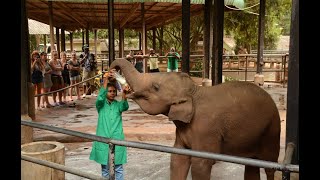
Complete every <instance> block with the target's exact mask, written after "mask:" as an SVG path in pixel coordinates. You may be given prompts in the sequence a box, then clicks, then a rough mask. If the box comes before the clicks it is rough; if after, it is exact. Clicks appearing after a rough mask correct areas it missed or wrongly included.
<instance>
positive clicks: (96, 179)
mask: <svg viewBox="0 0 320 180" xmlns="http://www.w3.org/2000/svg"><path fill="white" fill-rule="evenodd" d="M21 159H22V160H25V161H29V162H33V163H37V164H40V165H43V166H48V167H51V168H54V169H58V170H62V171H64V172H68V173H71V174H75V175H77V176H81V177H84V178H88V179H94V180H106V178H103V177H101V176H98V175H95V174H92V173H87V172H83V171H80V170H78V169H74V168H70V167H66V166H64V165H61V164H57V163H53V162H50V161H45V160H42V159H38V158H34V157H31V156H27V155H23V154H21Z"/></svg>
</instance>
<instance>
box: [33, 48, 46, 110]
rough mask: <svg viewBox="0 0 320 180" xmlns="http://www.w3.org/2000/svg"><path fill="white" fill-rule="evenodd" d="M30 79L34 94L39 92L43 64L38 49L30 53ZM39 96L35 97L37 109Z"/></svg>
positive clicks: (41, 83) (41, 84)
mask: <svg viewBox="0 0 320 180" xmlns="http://www.w3.org/2000/svg"><path fill="white" fill-rule="evenodd" d="M31 72H32V74H31V80H32V84H33V85H34V87H35V90H36V94H41V92H42V87H43V75H44V66H43V64H42V62H41V59H40V55H39V52H38V51H33V52H32V53H31ZM40 100H41V96H38V97H37V109H38V110H39V109H40Z"/></svg>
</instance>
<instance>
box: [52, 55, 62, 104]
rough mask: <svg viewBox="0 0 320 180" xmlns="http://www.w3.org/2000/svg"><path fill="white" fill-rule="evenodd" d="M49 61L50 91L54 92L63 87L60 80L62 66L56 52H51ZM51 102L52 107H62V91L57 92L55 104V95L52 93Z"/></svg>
mask: <svg viewBox="0 0 320 180" xmlns="http://www.w3.org/2000/svg"><path fill="white" fill-rule="evenodd" d="M51 58H52V59H51V60H50V61H49V64H50V66H51V68H52V72H51V80H52V87H51V91H56V90H59V89H61V88H62V87H63V78H62V73H61V71H62V69H63V67H62V64H61V62H60V61H59V60H58V52H57V51H56V50H53V51H51ZM52 97H53V102H54V106H59V105H64V104H65V103H64V102H62V91H59V92H58V98H59V103H57V93H56V92H54V93H53V96H52Z"/></svg>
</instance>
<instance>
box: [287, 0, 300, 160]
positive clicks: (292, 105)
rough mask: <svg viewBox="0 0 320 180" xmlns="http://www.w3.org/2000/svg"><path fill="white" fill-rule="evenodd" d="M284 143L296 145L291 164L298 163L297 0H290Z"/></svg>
mask: <svg viewBox="0 0 320 180" xmlns="http://www.w3.org/2000/svg"><path fill="white" fill-rule="evenodd" d="M287 96H288V97H287V120H286V145H287V144H288V143H289V142H293V143H294V144H295V145H296V148H295V149H294V152H293V155H292V161H291V163H292V164H299V0H292V9H291V27H290V44H289V61H288V92H287Z"/></svg>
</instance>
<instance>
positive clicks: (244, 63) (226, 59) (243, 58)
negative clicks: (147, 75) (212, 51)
mask: <svg viewBox="0 0 320 180" xmlns="http://www.w3.org/2000/svg"><path fill="white" fill-rule="evenodd" d="M203 57H204V55H190V64H192V63H197V62H203ZM263 57H264V60H263V63H264V65H263V70H262V73H263V72H277V73H279V74H278V75H279V77H280V79H279V80H277V79H276V80H275V81H280V82H282V83H283V86H284V85H285V83H286V79H285V78H286V69H287V67H288V66H287V61H288V57H289V54H288V53H280V54H279V53H277V54H264V55H263ZM144 58H145V59H148V58H149V57H148V56H145V57H144ZM158 58H159V66H164V65H165V64H166V63H167V57H166V56H159V57H158ZM117 59H126V58H115V60H117ZM97 62H98V65H99V66H101V70H105V68H108V64H109V59H108V58H97ZM249 63H254V66H253V67H250V66H249ZM256 63H257V54H238V55H223V64H224V65H223V70H222V72H238V73H241V72H243V73H244V74H245V75H244V81H248V73H249V72H256V67H257V65H256ZM266 63H270V68H266V67H265V65H266ZM225 64H227V65H226V66H225ZM232 64H238V65H237V67H236V68H234V67H232ZM274 64H279V65H280V66H279V67H274ZM180 67H181V62H179V68H180ZM190 68H191V67H190ZM190 73H201V77H203V75H204V71H203V67H202V69H199V70H192V68H191V70H190ZM251 81H253V80H251Z"/></svg>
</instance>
